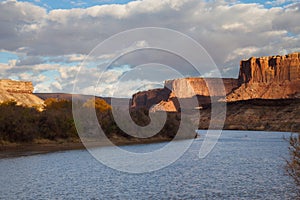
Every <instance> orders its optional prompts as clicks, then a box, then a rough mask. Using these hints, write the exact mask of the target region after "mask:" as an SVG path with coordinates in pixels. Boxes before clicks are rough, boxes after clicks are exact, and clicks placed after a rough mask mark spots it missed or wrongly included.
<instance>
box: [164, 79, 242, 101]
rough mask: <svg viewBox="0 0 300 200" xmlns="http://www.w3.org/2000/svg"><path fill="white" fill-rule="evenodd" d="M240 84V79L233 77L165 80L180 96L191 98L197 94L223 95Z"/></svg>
mask: <svg viewBox="0 0 300 200" xmlns="http://www.w3.org/2000/svg"><path fill="white" fill-rule="evenodd" d="M222 84H224V87H222ZM238 86H239V85H238V80H237V79H233V78H224V79H220V78H183V79H175V80H168V81H166V82H165V87H167V88H169V89H170V90H172V92H173V93H175V95H176V97H178V98H191V97H193V96H196V95H201V96H219V97H221V96H226V95H227V94H229V93H230V92H231V91H232V90H233V89H235V88H237V87H238Z"/></svg>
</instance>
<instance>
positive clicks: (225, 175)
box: [0, 131, 296, 199]
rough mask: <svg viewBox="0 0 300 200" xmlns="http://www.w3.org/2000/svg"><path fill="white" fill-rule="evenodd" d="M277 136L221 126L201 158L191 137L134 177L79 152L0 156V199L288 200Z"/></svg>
mask: <svg viewBox="0 0 300 200" xmlns="http://www.w3.org/2000/svg"><path fill="white" fill-rule="evenodd" d="M283 136H286V137H288V136H289V134H288V133H278V132H250V131H223V133H222V135H221V138H220V139H219V140H218V143H217V144H216V146H215V148H214V149H213V150H212V151H211V152H210V154H208V156H207V157H206V158H204V159H199V157H198V154H199V147H200V146H201V143H202V142H203V139H199V140H195V141H194V142H193V144H192V145H191V147H190V148H189V149H188V150H187V152H186V153H185V154H184V155H183V156H182V157H181V158H180V159H178V160H177V161H176V162H174V163H172V164H171V165H169V166H167V167H165V168H163V169H160V170H157V171H154V172H148V173H142V174H130V173H125V172H120V171H117V170H114V169H111V168H109V167H107V166H105V165H103V164H101V163H100V162H99V161H97V160H96V159H95V158H93V157H92V156H91V155H90V154H89V153H88V151H86V150H73V151H64V152H55V153H48V154H41V155H33V156H25V157H18V158H7V159H1V160H0V184H1V187H0V199H294V198H295V196H296V193H295V191H296V188H295V185H294V183H293V180H292V179H291V178H290V177H289V176H287V174H286V172H285V170H284V166H285V159H286V158H288V142H286V141H284V140H283ZM179 144H180V143H179ZM162 145H165V144H164V143H159V144H145V145H131V146H124V147H122V148H123V149H126V150H129V151H133V152H140V151H141V152H142V151H144V150H145V149H153V148H154V149H155V148H157V147H159V146H162ZM103 148H109V147H103ZM118 159H126V158H118Z"/></svg>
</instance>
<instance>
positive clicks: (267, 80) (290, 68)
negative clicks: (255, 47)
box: [227, 53, 300, 101]
mask: <svg viewBox="0 0 300 200" xmlns="http://www.w3.org/2000/svg"><path fill="white" fill-rule="evenodd" d="M299 60H300V53H292V54H288V55H284V56H269V57H261V58H255V57H252V58H250V59H248V60H242V61H241V62H240V73H239V77H238V82H239V85H240V86H239V88H237V89H236V90H234V91H233V92H232V93H231V94H229V95H228V97H227V100H228V101H237V100H246V99H253V98H260V99H285V98H297V97H298V96H299V93H300V61H299Z"/></svg>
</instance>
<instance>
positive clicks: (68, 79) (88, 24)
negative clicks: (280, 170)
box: [0, 0, 300, 92]
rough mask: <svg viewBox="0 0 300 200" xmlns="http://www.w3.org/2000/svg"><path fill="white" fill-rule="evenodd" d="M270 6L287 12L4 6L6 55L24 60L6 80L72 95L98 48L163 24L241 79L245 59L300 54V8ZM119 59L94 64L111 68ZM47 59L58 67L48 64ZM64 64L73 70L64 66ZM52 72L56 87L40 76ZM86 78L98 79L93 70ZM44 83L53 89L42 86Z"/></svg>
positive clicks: (111, 76)
mask: <svg viewBox="0 0 300 200" xmlns="http://www.w3.org/2000/svg"><path fill="white" fill-rule="evenodd" d="M269 4H272V5H276V6H277V5H284V7H271V8H266V7H265V6H263V5H261V4H259V3H256V4H255V3H254V4H245V3H238V2H236V1H234V2H233V3H232V2H230V1H229V3H228V2H227V1H225V0H224V1H223V0H219V1H198V0H184V1H183V0H143V1H133V2H130V3H127V4H125V5H102V6H93V7H90V8H85V9H83V8H82V9H80V8H78V9H70V10H52V11H50V12H49V13H47V11H46V10H45V9H44V8H42V7H38V6H35V5H33V4H31V3H27V2H18V1H3V2H0V26H1V29H0V48H1V49H0V51H1V50H4V51H9V52H16V53H18V54H19V55H21V56H20V59H19V60H11V61H10V62H9V63H6V64H1V66H0V67H1V69H0V70H1V72H2V74H1V76H2V77H4V76H6V77H8V76H17V77H20V78H21V76H23V77H25V75H24V73H25V74H32V76H31V77H28V78H33V79H36V80H34V81H35V82H36V83H37V86H36V87H37V89H36V90H37V91H38V90H42V91H49V90H53V91H56V90H63V91H67V92H70V91H71V90H72V89H71V88H72V85H71V83H73V82H74V80H73V79H74V77H75V75H74V74H76V67H77V64H78V62H82V61H83V60H84V59H85V58H87V57H86V56H87V55H88V54H89V52H90V51H91V50H92V49H93V48H94V47H95V46H96V45H98V44H99V43H100V42H102V41H104V40H105V39H107V38H108V37H110V36H112V35H113V34H116V33H119V32H121V31H124V30H127V29H131V28H137V27H144V26H157V27H164V28H171V29H175V30H177V31H180V32H183V33H185V34H187V35H189V36H190V37H192V38H193V39H195V40H196V41H197V42H199V43H200V44H201V45H202V46H203V47H204V48H205V49H206V50H207V51H208V53H209V54H210V55H211V56H212V58H213V59H214V61H215V62H216V64H217V66H219V67H220V68H221V69H223V67H224V69H225V70H226V72H230V73H231V74H230V76H231V77H236V76H237V73H236V72H237V70H236V69H238V67H239V66H238V65H239V60H241V59H243V58H245V57H250V56H260V55H273V54H280V53H282V52H286V53H290V52H292V51H299V49H300V45H299V44H300V23H299V20H298V19H300V12H299V5H300V4H299V2H298V3H297V1H286V0H277V1H272V2H269ZM120 45H122V44H120ZM148 45H149V44H147V41H144V40H140V41H137V43H135V44H132V47H128V46H126V47H124V50H127V51H128V50H130V48H135V47H140V48H143V47H147V46H148ZM119 53H120V52H116V54H119ZM193 53H194V54H197V52H193ZM116 54H102V55H99V57H97V58H90V59H97V60H102V61H103V63H105V62H107V61H108V60H110V59H111V58H113V57H114V56H115V55H116ZM44 57H46V58H47V59H46V60H48V61H51V62H55V63H57V64H49V63H45V59H42V58H44ZM64 63H71V64H72V66H70V64H68V65H66V66H64ZM73 63H77V64H74V65H73ZM229 69H233V70H229ZM49 70H52V71H56V72H57V74H56V75H55V76H54V77H52V79H53V80H56V83H55V84H52V85H51V84H48V85H47V84H46V81H48V82H49V80H48V79H47V78H46V79H47V80H46V79H42V78H41V77H40V78H39V75H40V73H43V72H46V71H49ZM86 73H87V74H88V75H89V76H91V77H93V76H94V74H93V73H92V72H86ZM21 74H23V75H21ZM120 74H121V72H117V71H109V72H107V73H106V74H105V75H106V76H107V79H106V80H105V82H106V83H107V87H108V88H109V87H110V85H109V84H112V83H113V80H117V79H118V77H119V76H120ZM213 74H214V73H213V72H212V73H209V72H208V73H207V75H213ZM42 80H44V82H45V85H47V87H46V86H45V87H43V86H42V85H41V84H42V83H40V81H42ZM85 81H87V82H88V80H85ZM88 87H89V85H88V84H87V85H86V88H88ZM128 90H130V88H128ZM107 92H108V91H107Z"/></svg>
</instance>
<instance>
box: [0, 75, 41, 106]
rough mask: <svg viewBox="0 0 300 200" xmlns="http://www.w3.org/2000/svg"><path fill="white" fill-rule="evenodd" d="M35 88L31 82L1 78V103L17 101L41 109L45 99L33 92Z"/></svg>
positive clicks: (19, 103) (18, 103)
mask: <svg viewBox="0 0 300 200" xmlns="http://www.w3.org/2000/svg"><path fill="white" fill-rule="evenodd" d="M33 89H34V88H33V85H32V83H31V82H27V81H13V80H0V103H3V102H7V101H15V102H16V103H17V105H23V106H28V107H36V108H38V109H41V108H42V106H43V103H44V101H43V100H42V99H40V98H39V97H37V96H35V95H33V94H32V92H33Z"/></svg>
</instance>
